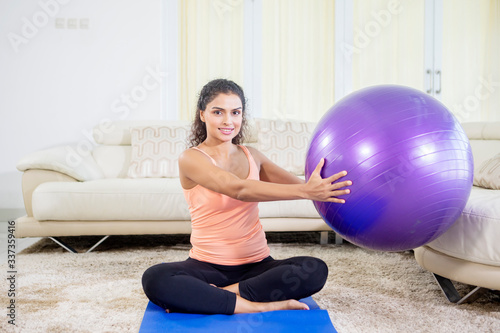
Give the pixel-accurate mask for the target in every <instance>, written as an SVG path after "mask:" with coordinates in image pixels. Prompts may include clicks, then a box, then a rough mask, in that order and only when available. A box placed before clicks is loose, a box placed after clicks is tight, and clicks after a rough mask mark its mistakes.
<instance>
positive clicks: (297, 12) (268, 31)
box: [262, 0, 335, 121]
mask: <svg viewBox="0 0 500 333" xmlns="http://www.w3.org/2000/svg"><path fill="white" fill-rule="evenodd" d="M334 5H335V2H334V1H332V0H264V1H263V9H262V11H263V36H262V49H263V50H262V53H263V54H262V67H263V70H262V72H263V73H262V75H263V79H262V116H263V117H265V118H270V119H296V120H304V121H318V120H319V119H320V118H321V116H322V115H323V114H324V113H325V112H326V111H327V110H328V108H330V107H331V106H332V105H333V103H334V100H335V99H334V61H335V59H334V43H335V40H334V32H335V31H334Z"/></svg>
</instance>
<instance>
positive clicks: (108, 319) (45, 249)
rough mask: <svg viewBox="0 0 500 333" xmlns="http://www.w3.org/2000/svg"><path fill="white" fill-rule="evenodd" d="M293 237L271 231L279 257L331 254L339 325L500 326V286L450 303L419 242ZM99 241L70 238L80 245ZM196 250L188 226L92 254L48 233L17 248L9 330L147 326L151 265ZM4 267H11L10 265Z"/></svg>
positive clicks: (331, 295)
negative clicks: (376, 247)
mask: <svg viewBox="0 0 500 333" xmlns="http://www.w3.org/2000/svg"><path fill="white" fill-rule="evenodd" d="M287 237H288V236H286V234H285V235H283V234H279V235H269V238H270V243H271V244H270V247H271V251H272V255H273V256H274V257H275V258H285V257H290V256H294V255H312V256H316V257H319V258H322V259H323V260H325V262H327V263H328V265H329V269H330V273H329V277H328V282H327V284H326V286H325V288H324V289H323V290H322V291H320V292H319V293H318V294H316V295H315V296H314V299H315V300H316V301H317V303H318V304H319V305H320V306H321V307H322V308H323V309H326V310H328V313H329V314H330V318H331V320H332V322H333V324H334V326H335V328H336V329H337V330H338V331H339V332H499V331H500V297H499V296H498V294H496V293H489V294H487V295H485V296H483V297H482V298H480V299H478V300H477V301H476V302H474V303H472V304H466V305H461V306H456V305H453V304H450V303H448V301H446V299H445V298H444V297H443V295H442V294H441V291H440V290H439V289H438V287H437V285H436V284H435V282H434V280H433V278H432V277H431V275H430V273H428V272H426V271H424V270H422V269H421V268H420V267H419V266H418V264H417V263H416V261H415V259H414V257H413V254H412V252H410V251H408V252H402V253H382V252H372V251H368V250H363V249H360V248H358V247H355V246H352V245H350V244H343V245H326V246H321V245H319V244H314V242H315V241H316V238H315V237H316V236H311V235H305V236H304V237H306V238H303V239H301V238H300V237H299V238H294V239H292V240H290V239H288V238H287ZM307 237H312V238H310V239H308V238H307ZM91 241H93V239H89V238H87V237H82V238H69V239H68V242H70V243H71V245H74V246H75V248H77V249H78V248H80V249H83V248H84V247H85V246H88V245H89V244H91ZM297 242H299V243H297ZM188 250H189V245H188V244H187V237H186V236H175V237H168V236H162V237H153V236H134V237H111V238H110V239H108V240H107V241H106V242H104V243H103V244H102V245H101V246H100V247H98V248H97V249H96V251H95V252H93V253H88V254H71V253H68V252H65V251H64V250H62V249H60V248H58V247H57V246H56V245H55V244H53V243H52V241H50V240H48V239H44V240H41V241H40V242H38V243H37V244H35V245H33V246H32V247H30V248H29V249H27V250H25V251H23V252H22V253H19V254H18V255H17V258H16V260H17V266H18V274H17V286H16V291H17V295H16V306H17V307H16V323H17V327H16V329H15V330H14V329H13V327H11V325H9V324H8V323H7V320H8V318H7V317H6V313H7V309H6V306H5V305H6V304H7V302H8V299H7V292H6V291H5V290H7V286H6V285H5V283H6V281H5V279H2V281H3V282H2V283H3V284H2V293H1V295H0V298H1V300H2V302H1V304H2V309H3V310H2V311H3V313H2V316H1V318H2V319H1V323H0V332H14V331H15V332H137V331H138V330H139V327H140V324H141V320H142V316H143V314H144V310H145V308H146V305H147V302H148V301H147V299H146V297H145V296H144V294H143V292H142V288H141V283H140V281H141V275H142V272H143V271H144V270H145V269H146V268H147V267H149V266H151V265H153V264H156V263H159V262H168V261H178V260H184V259H185V258H186V257H187V254H188ZM2 269H3V272H6V271H7V267H6V265H3V267H2ZM459 288H460V289H461V291H462V292H465V291H467V290H469V287H468V286H459Z"/></svg>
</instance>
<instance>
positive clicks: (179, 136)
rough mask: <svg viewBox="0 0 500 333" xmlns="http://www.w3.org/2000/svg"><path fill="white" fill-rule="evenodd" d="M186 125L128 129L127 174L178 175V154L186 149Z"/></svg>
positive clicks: (187, 128)
mask: <svg viewBox="0 0 500 333" xmlns="http://www.w3.org/2000/svg"><path fill="white" fill-rule="evenodd" d="M189 131H190V127H189V126H168V127H167V126H145V127H135V128H132V129H131V130H130V133H131V136H132V156H131V160H130V167H129V169H128V177H130V178H161V177H170V178H173V177H178V176H179V166H178V162H177V161H178V159H179V155H180V154H181V153H182V152H183V151H184V150H186V148H187V138H188V135H189Z"/></svg>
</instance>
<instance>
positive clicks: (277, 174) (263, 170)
mask: <svg viewBox="0 0 500 333" xmlns="http://www.w3.org/2000/svg"><path fill="white" fill-rule="evenodd" d="M247 148H248V150H249V151H250V153H251V154H252V157H253V159H254V160H255V163H257V166H258V167H259V169H260V173H259V175H260V180H262V181H265V182H270V183H278V184H304V183H305V181H304V180H303V179H301V178H299V177H297V176H295V175H294V174H292V173H291V172H288V171H286V170H285V169H283V168H282V167H280V166H279V165H276V164H275V163H274V162H273V161H271V160H270V159H269V158H267V156H265V155H264V154H262V153H261V152H260V151H258V150H257V149H255V148H252V147H247Z"/></svg>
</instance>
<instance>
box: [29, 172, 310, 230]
mask: <svg viewBox="0 0 500 333" xmlns="http://www.w3.org/2000/svg"><path fill="white" fill-rule="evenodd" d="M259 211H260V214H259V215H260V217H261V218H275V217H276V218H286V217H296V218H316V219H317V218H319V215H318V213H317V212H316V209H315V208H314V205H313V203H312V202H311V201H308V200H291V201H275V202H261V203H260V204H259ZM33 216H34V217H35V218H36V219H37V220H39V221H47V220H55V221H73V220H76V221H86V220H89V221H95V220H97V221H99V220H124V221H129V220H138V221H145V220H151V221H155V220H156V221H162V220H174V221H189V220H190V215H189V209H188V205H187V203H186V200H185V199H184V194H183V192H182V187H181V185H180V182H179V179H178V178H138V179H101V180H95V181H88V182H83V183H82V182H73V183H66V182H48V183H43V184H41V185H40V186H38V187H37V188H36V190H35V191H34V192H33Z"/></svg>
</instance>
